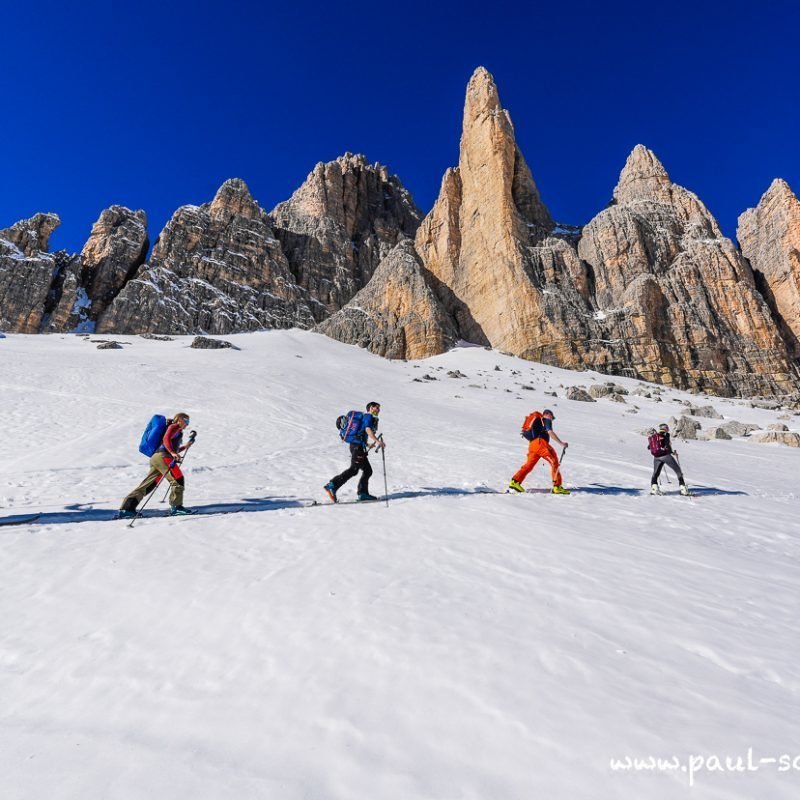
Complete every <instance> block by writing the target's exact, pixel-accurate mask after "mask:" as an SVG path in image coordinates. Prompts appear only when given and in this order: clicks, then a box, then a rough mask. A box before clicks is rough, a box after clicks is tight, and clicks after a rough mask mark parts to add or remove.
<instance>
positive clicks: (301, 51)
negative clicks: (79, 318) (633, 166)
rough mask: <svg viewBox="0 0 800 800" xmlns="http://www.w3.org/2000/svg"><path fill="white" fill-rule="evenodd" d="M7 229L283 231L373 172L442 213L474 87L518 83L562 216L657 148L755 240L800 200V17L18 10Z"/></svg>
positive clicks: (518, 109) (680, 9) (602, 200)
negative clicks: (438, 204) (245, 213)
mask: <svg viewBox="0 0 800 800" xmlns="http://www.w3.org/2000/svg"><path fill="white" fill-rule="evenodd" d="M3 21H4V22H3V27H4V36H3V47H2V49H0V98H1V99H2V100H1V102H2V104H3V123H2V126H0V157H2V162H3V164H4V166H5V169H4V190H3V192H2V194H1V195H0V227H4V226H6V225H8V224H11V223H12V222H14V221H16V220H17V219H21V218H23V217H27V216H31V215H32V214H34V213H35V212H37V211H55V212H56V213H58V214H59V215H60V216H61V218H62V221H63V225H62V228H61V229H59V231H57V232H56V234H55V235H54V236H53V239H52V245H53V247H55V248H58V247H65V248H67V249H70V250H78V249H80V248H81V246H82V245H83V242H84V241H85V240H86V238H87V236H88V233H89V230H90V228H91V225H92V223H93V221H94V220H95V219H96V218H97V216H98V215H99V213H100V211H101V210H102V209H103V208H104V207H106V206H109V205H111V204H113V203H120V204H123V205H127V206H130V207H132V208H143V209H145V211H146V212H147V214H148V219H149V228H150V236H151V240H152V239H155V236H156V235H157V234H158V232H159V231H160V230H161V228H162V227H163V225H164V223H165V222H166V220H167V219H168V218H169V216H170V215H171V214H172V212H173V211H174V210H175V209H176V208H177V207H178V206H179V205H181V204H183V203H202V202H205V201H206V200H209V199H210V198H211V197H212V196H213V194H214V192H215V190H216V188H217V187H218V186H219V184H220V183H222V181H223V180H225V179H226V178H229V177H234V176H236V177H241V178H244V179H245V180H246V181H247V183H248V184H249V186H250V188H251V190H252V192H253V194H254V196H255V197H256V199H257V200H258V201H259V202H260V203H261V205H263V206H264V207H265V208H267V209H270V208H272V207H273V206H274V204H275V203H277V202H279V201H281V200H283V199H285V198H287V197H288V196H289V195H290V194H291V192H292V191H293V190H294V189H295V188H296V187H297V186H299V185H300V183H301V182H302V181H303V180H304V178H305V176H306V175H307V173H308V172H309V171H310V170H311V168H312V167H313V166H314V164H315V163H316V162H318V161H327V160H330V159H333V158H335V157H336V156H338V155H340V154H342V153H343V152H345V151H347V150H349V151H352V152H363V153H365V154H366V155H367V156H368V158H370V159H371V160H373V161H380V162H382V163H384V164H386V165H387V166H388V167H389V168H390V170H391V171H392V172H395V173H397V174H398V175H399V176H400V178H401V180H402V181H403V182H404V183H405V185H406V186H407V187H408V188H409V189H410V191H411V192H412V194H413V195H414V198H415V200H416V202H417V204H418V205H419V206H420V207H421V208H422V209H423V210H425V211H427V210H429V209H430V207H431V205H432V203H433V201H434V199H435V197H436V194H437V192H438V189H439V183H440V181H441V176H442V174H443V172H444V170H445V169H446V168H447V167H448V166H451V165H454V164H455V163H456V161H457V158H458V138H459V135H460V126H461V113H462V107H463V100H464V90H465V87H466V83H467V81H468V79H469V77H470V75H471V73H472V71H473V70H474V68H475V67H476V66H478V65H483V66H485V67H486V68H487V69H488V70H489V71H490V72H492V74H493V75H494V76H495V79H496V80H497V83H498V86H499V89H500V97H501V100H502V102H503V104H504V105H505V107H506V108H508V109H509V111H510V113H511V117H512V119H513V121H514V124H515V127H516V131H517V138H518V141H519V144H520V146H521V148H522V151H523V153H524V155H525V158H526V160H527V161H528V163H529V165H530V167H531V169H532V171H533V174H534V177H535V179H536V181H537V183H538V185H539V188H540V191H541V193H542V196H543V198H544V200H545V202H546V203H547V204H548V206H549V207H550V209H551V211H552V213H553V215H554V217H555V218H556V219H558V220H559V221H562V222H567V223H573V224H581V223H584V222H586V221H587V220H588V219H590V218H591V217H592V216H593V215H594V214H596V213H597V212H598V211H599V210H600V209H601V208H603V207H604V206H605V205H606V203H607V202H608V200H609V199H610V197H611V191H612V189H613V187H614V184H615V182H616V179H617V176H618V174H619V171H620V169H621V167H622V165H623V163H624V161H625V158H626V157H627V154H628V153H629V151H630V150H631V149H632V148H633V146H634V145H635V144H637V143H639V142H641V143H643V144H646V145H647V146H649V147H650V148H652V149H653V150H654V151H655V152H656V153H657V154H658V156H659V157H660V158H661V160H662V161H663V162H664V164H665V166H666V167H667V169H668V171H669V172H670V175H671V176H672V178H673V180H675V181H676V182H678V183H681V184H683V185H685V186H687V187H688V188H689V189H691V190H693V191H695V192H696V193H697V194H698V195H699V196H700V197H701V199H702V200H703V201H704V202H705V203H706V204H707V205H708V206H709V207H710V209H711V211H712V212H713V213H714V214H715V215H716V216H717V217H718V218H719V220H720V222H721V223H722V226H723V228H724V229H725V231H726V232H727V233H728V234H729V235H732V234H734V233H735V227H736V218H737V216H738V215H739V213H741V212H742V211H743V210H744V209H745V208H747V207H748V206H752V205H754V204H755V203H756V202H758V199H759V197H760V196H761V194H762V193H763V192H764V191H765V190H766V188H767V186H768V185H769V183H770V181H771V180H772V179H773V178H774V177H777V176H780V177H783V178H785V179H786V180H787V181H788V182H789V183H790V185H792V187H793V188H794V189H795V191H796V192H800V149H799V148H798V146H797V139H798V131H799V130H800V103H798V100H799V99H800V97H798V94H799V93H800V92H799V91H798V87H799V86H800V81H799V80H798V79H799V78H800V47H798V45H797V31H798V29H800V4H795V3H792V2H784V1H783V0H778V1H777V2H764V3H762V4H761V5H760V7H759V6H757V5H756V4H754V3H745V2H738V0H736V1H735V2H726V3H721V2H714V3H712V2H706V0H694V2H691V3H686V2H672V3H642V2H607V3H597V2H592V3H589V2H571V3H568V4H558V3H553V2H547V3H544V2H513V3H511V2H498V3H495V4H494V5H492V4H491V3H487V2H485V0H484V2H481V3H474V2H470V0H465V1H464V2H460V3H450V2H443V3H436V2H427V3H421V2H417V0H414V2H408V3H397V4H388V3H375V2H373V3H366V2H349V3H336V2H329V3H319V2H316V1H315V2H306V3H302V2H295V3H281V4H277V3H276V4H273V3H270V2H265V3H251V2H236V1H235V0H229V2H227V3H221V2H208V0H195V2H192V3H184V2H178V3H169V2H165V3H163V4H162V3H155V2H150V0H137V2H129V3H115V2H111V0H105V2H102V3H98V2H80V3H73V4H64V3H54V2H50V0H40V2H38V3H36V4H30V3H22V2H16V3H14V4H13V5H10V4H5V7H4V10H3Z"/></svg>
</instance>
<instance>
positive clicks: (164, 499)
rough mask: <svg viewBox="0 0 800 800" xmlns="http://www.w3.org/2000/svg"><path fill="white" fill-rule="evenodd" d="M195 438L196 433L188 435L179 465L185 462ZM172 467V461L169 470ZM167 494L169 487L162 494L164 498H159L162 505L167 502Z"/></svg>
mask: <svg viewBox="0 0 800 800" xmlns="http://www.w3.org/2000/svg"><path fill="white" fill-rule="evenodd" d="M196 438H197V431H192V432H191V433H190V434H189V444H187V445H186V449H185V450H184V451H183V458H182V459H181V464H182V463H183V462H184V461H186V454H187V453H188V452H189V448H190V447H191V446H192V445H193V444H194V440H195V439H196ZM174 465H175V462H174V461H173V462H172V464H171V465H170V469H172V467H173V466H174ZM168 494H169V487H168V488H167V491H166V492H164V496H163V497H162V498H161V502H162V503H166V502H167V495H168Z"/></svg>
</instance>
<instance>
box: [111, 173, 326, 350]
mask: <svg viewBox="0 0 800 800" xmlns="http://www.w3.org/2000/svg"><path fill="white" fill-rule="evenodd" d="M313 322H314V319H313V316H312V314H311V312H310V309H309V302H308V298H307V295H306V293H305V292H304V291H303V290H302V289H301V288H300V287H298V286H297V285H296V284H295V282H294V277H293V276H292V274H291V272H290V270H289V264H288V263H287V261H286V257H285V256H284V254H283V252H282V251H281V248H280V243H279V242H278V240H277V239H276V238H275V236H274V232H273V230H272V226H271V225H270V221H269V217H268V215H267V214H266V212H265V211H264V210H263V209H262V208H261V207H260V206H259V205H258V204H257V203H256V202H255V200H254V199H253V198H252V196H251V195H250V192H249V190H248V188H247V185H246V184H245V183H244V181H241V180H238V179H232V180H229V181H226V182H225V183H224V184H223V185H222V187H221V188H220V189H219V191H218V192H217V194H216V196H215V197H214V199H213V201H212V202H210V203H206V204H204V205H202V206H199V207H198V206H183V207H182V208H179V209H178V211H176V212H175V214H174V215H173V217H172V219H171V220H170V221H169V222H168V223H167V226H166V227H165V228H164V230H163V231H162V233H161V235H160V236H159V237H158V240H157V241H156V244H155V246H154V247H153V252H152V254H151V256H150V260H149V262H148V263H147V264H144V265H143V266H142V267H141V268H140V269H139V270H138V272H137V273H136V275H135V277H134V278H133V279H131V280H130V281H128V282H127V284H126V285H125V288H124V289H123V290H122V291H121V292H120V293H119V294H118V295H117V296H116V298H115V299H114V301H113V302H112V303H111V305H110V306H109V307H108V309H107V311H105V313H103V314H102V315H101V316H100V319H99V321H98V324H97V330H98V331H99V332H111V331H114V332H116V333H197V332H201V333H212V334H225V333H232V332H234V331H252V330H259V329H264V328H288V327H294V326H297V327H305V328H308V327H310V326H311V325H312V324H313Z"/></svg>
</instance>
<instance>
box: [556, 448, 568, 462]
mask: <svg viewBox="0 0 800 800" xmlns="http://www.w3.org/2000/svg"><path fill="white" fill-rule="evenodd" d="M566 452H567V446H566V445H564V446H563V447H562V448H561V457H560V458H559V459H558V463H559V465H561V464H563V463H564V454H565V453H566Z"/></svg>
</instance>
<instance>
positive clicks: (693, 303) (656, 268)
mask: <svg viewBox="0 0 800 800" xmlns="http://www.w3.org/2000/svg"><path fill="white" fill-rule="evenodd" d="M58 224H59V220H58V217H56V216H55V215H53V214H37V215H36V216H34V217H33V218H31V219H29V220H23V221H21V222H18V223H16V224H15V225H12V226H11V227H10V228H5V229H2V230H0V328H5V329H7V330H11V331H22V332H25V333H37V332H52V331H88V332H91V331H95V330H96V331H97V332H108V333H112V332H113V333H140V334H144V333H149V334H187V333H191V334H197V333H201V334H202V333H205V334H227V333H233V332H236V331H251V330H260V329H265V328H286V327H294V326H297V327H302V328H311V327H313V326H315V325H316V324H318V323H320V324H319V327H318V330H321V331H324V332H325V333H327V334H328V335H331V336H333V337H335V338H338V339H341V340H342V341H348V342H353V343H357V344H360V345H361V346H364V347H368V348H369V349H370V350H372V351H373V352H376V353H380V354H382V355H386V356H388V357H392V358H416V357H422V356H427V355H432V354H434V353H439V352H442V351H443V350H446V349H447V348H448V347H450V346H451V345H452V344H453V343H454V342H455V341H457V339H458V338H464V339H467V340H469V341H471V342H474V343H478V344H483V345H488V346H491V347H493V348H496V349H498V350H501V351H505V352H509V353H511V354H513V355H517V356H521V357H523V358H527V359H532V360H537V361H541V362H544V363H548V364H552V365H557V366H561V367H568V368H573V369H581V370H583V369H587V368H589V369H594V370H598V371H600V372H604V373H607V374H614V375H625V376H627V377H638V378H642V379H645V380H648V381H654V382H659V383H662V384H667V385H672V386H676V387H679V388H682V389H688V390H692V391H695V392H700V391H704V392H706V393H709V394H717V395H749V396H751V397H752V396H761V397H762V398H764V399H763V400H760V401H757V402H759V403H765V402H766V403H769V402H772V400H771V398H774V397H775V396H778V395H780V396H781V399H780V402H781V403H783V404H789V405H792V404H795V405H793V407H798V408H800V401H796V397H798V396H800V395H796V396H795V400H792V399H787V398H786V397H784V395H790V394H791V393H792V392H793V391H796V390H797V389H798V386H800V255H799V254H800V202H798V200H797V198H796V197H795V196H794V194H792V192H791V190H790V189H789V187H788V186H787V185H786V184H785V183H784V182H783V181H775V182H774V183H773V184H772V186H771V187H770V189H769V191H768V192H767V193H766V194H765V195H764V197H762V199H761V202H760V203H759V205H758V207H757V208H755V209H751V210H749V211H747V212H746V213H745V214H743V215H742V217H741V218H740V224H739V239H740V241H741V243H742V248H743V251H744V255H743V254H742V253H741V252H740V251H739V250H737V248H736V246H735V245H734V243H733V242H732V241H731V240H729V239H727V238H726V237H724V236H723V235H722V232H721V230H720V228H719V225H718V224H717V222H716V220H715V219H714V217H713V216H712V215H711V214H710V213H709V211H708V210H707V209H706V207H705V206H704V205H703V203H702V202H701V201H700V200H699V199H698V198H697V197H696V196H695V195H694V194H692V193H691V192H689V191H687V190H686V189H684V188H682V187H681V186H677V185H676V184H674V183H673V182H672V180H671V179H670V177H669V175H668V173H667V171H666V169H665V168H664V166H663V165H662V164H661V162H660V161H659V160H658V158H657V157H656V156H655V154H654V153H652V152H651V151H650V150H648V149H647V148H646V147H643V146H641V145H639V146H637V147H636V148H634V150H633V152H632V153H631V154H630V156H629V157H628V159H627V162H626V163H625V166H624V168H623V169H622V172H621V174H620V177H619V181H618V183H617V186H616V188H615V189H614V190H613V196H612V200H611V203H610V204H609V206H608V207H607V208H606V209H604V210H603V211H601V212H600V213H599V214H598V215H597V216H596V217H595V218H594V219H592V220H591V221H590V222H589V223H588V224H587V225H585V226H584V227H583V228H577V227H574V226H565V225H557V224H556V223H555V222H554V221H553V219H552V217H551V215H550V213H549V211H548V209H547V207H546V206H545V204H544V202H543V200H542V197H541V195H540V193H539V190H538V188H537V186H536V183H535V182H534V179H533V177H532V174H531V171H530V169H529V168H528V166H527V163H526V161H525V159H524V157H523V155H522V153H521V152H520V149H519V147H518V146H517V143H516V138H515V132H514V127H513V125H512V123H511V118H510V116H509V114H508V112H507V111H506V110H505V109H503V107H502V106H501V104H500V98H499V95H498V91H497V87H496V86H495V84H494V81H493V79H492V77H491V75H490V74H489V73H488V72H487V71H486V70H485V69H483V68H480V69H478V70H476V72H475V73H474V75H473V76H472V78H471V80H470V82H469V85H468V87H467V93H466V102H465V106H464V116H463V131H462V136H461V142H460V150H459V161H458V166H457V167H455V168H453V169H449V170H447V171H446V173H445V175H444V177H443V179H442V184H441V190H440V193H439V197H438V199H437V201H436V204H435V206H434V208H433V209H432V211H431V212H430V214H428V215H427V217H425V219H424V220H422V221H421V215H420V212H419V211H418V209H417V208H416V206H415V205H414V202H413V200H412V198H411V196H410V195H409V193H408V192H407V191H406V190H405V189H404V188H403V186H402V184H401V183H400V181H399V179H398V178H397V177H396V176H393V175H390V174H389V172H388V170H387V169H386V168H385V167H383V166H381V165H380V164H370V163H369V162H367V160H366V158H365V157H364V156H357V155H351V154H349V153H348V154H345V155H344V156H342V157H341V158H338V159H336V160H335V161H332V162H329V163H327V164H322V163H320V164H318V165H317V166H316V167H315V168H314V170H313V171H312V172H311V174H310V175H309V176H308V178H307V180H306V181H305V183H304V184H303V185H302V186H301V187H300V188H299V189H298V190H297V191H296V192H295V193H294V194H293V195H292V197H291V198H290V199H289V200H287V201H286V202H284V203H280V204H279V205H278V206H277V207H276V208H275V209H274V210H273V211H272V213H271V214H267V213H266V212H265V211H264V210H263V209H262V208H261V207H260V206H259V205H258V203H256V201H255V200H254V199H253V197H252V196H251V195H250V192H249V190H248V188H247V186H246V185H245V184H244V183H243V182H242V181H241V180H238V179H233V180H230V181H227V182H226V183H225V184H223V186H222V187H221V188H220V189H219V191H218V192H217V194H216V196H215V197H214V199H213V201H211V202H209V203H205V204H204V205H202V206H183V207H182V208H180V209H178V211H176V213H175V214H174V215H173V217H172V219H171V220H170V221H169V223H168V224H167V225H166V227H165V228H164V230H163V231H162V233H161V235H160V236H159V237H158V240H157V241H156V244H155V247H154V248H153V250H152V253H151V255H150V257H149V260H148V261H146V262H145V259H146V258H147V251H148V246H149V244H148V237H147V230H146V219H145V215H144V212H143V211H132V210H129V209H126V208H122V207H120V206H113V207H111V208H109V209H106V210H105V211H104V212H103V213H102V215H101V216H100V219H99V220H98V221H97V223H96V224H95V226H94V228H93V229H92V234H91V237H90V239H89V241H88V242H87V243H86V246H85V247H84V248H83V251H82V252H81V253H80V255H77V256H71V255H69V254H67V253H63V252H61V253H53V254H51V253H48V252H47V247H48V240H49V238H50V235H51V233H52V232H53V230H54V229H55V227H56V226H57V225H58ZM745 256H746V258H745ZM624 393H625V392H624V391H619V390H618V388H617V387H613V386H610V385H609V386H597V387H595V386H592V387H591V388H590V391H589V394H590V395H591V396H592V397H593V398H597V397H603V396H605V397H608V398H609V399H610V400H615V401H618V402H624V399H623V397H622V395H623V394H624ZM655 396H656V398H657V399H660V397H659V396H658V395H657V394H656V395H655Z"/></svg>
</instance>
